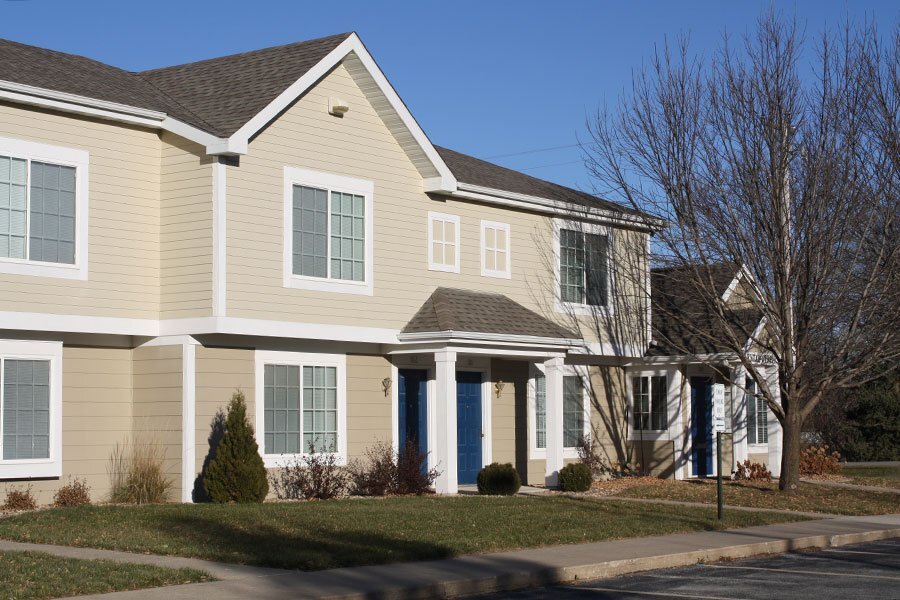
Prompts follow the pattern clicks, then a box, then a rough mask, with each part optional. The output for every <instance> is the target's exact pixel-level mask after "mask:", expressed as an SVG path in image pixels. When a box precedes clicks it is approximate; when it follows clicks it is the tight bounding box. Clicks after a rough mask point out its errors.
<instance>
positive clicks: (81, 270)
mask: <svg viewBox="0 0 900 600" xmlns="http://www.w3.org/2000/svg"><path fill="white" fill-rule="evenodd" d="M87 163H88V153H87V152H84V151H81V150H73V149H69V148H59V147H56V146H50V145H47V144H39V143H35V142H26V141H22V140H13V139H8V138H0V272H4V273H13V274H21V275H42V276H48V277H65V278H71V279H86V278H87V256H86V255H87V243H86V241H87V240H86V236H87V227H86V222H87V211H86V206H85V205H86V202H87V184H86V180H87Z"/></svg>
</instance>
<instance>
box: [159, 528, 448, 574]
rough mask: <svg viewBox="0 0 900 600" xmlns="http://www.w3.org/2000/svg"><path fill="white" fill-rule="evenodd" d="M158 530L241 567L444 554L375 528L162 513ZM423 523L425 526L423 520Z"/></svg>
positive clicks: (314, 566)
mask: <svg viewBox="0 0 900 600" xmlns="http://www.w3.org/2000/svg"><path fill="white" fill-rule="evenodd" d="M158 526H159V528H160V530H161V531H162V532H164V533H166V534H167V535H170V536H173V537H176V538H177V539H179V540H180V542H181V543H182V544H184V545H185V546H190V547H199V548H203V554H202V558H205V559H208V560H216V561H221V562H230V563H235V562H236V563H241V564H246V565H253V566H261V567H275V568H281V569H299V570H301V571H317V570H322V569H333V568H338V567H353V566H359V565H378V564H386V563H393V562H406V561H420V560H431V559H440V558H448V557H450V556H453V555H454V552H453V551H452V550H451V549H450V548H448V547H446V546H443V545H440V544H434V543H428V542H423V541H416V540H406V539H402V538H400V537H398V536H388V535H382V534H379V533H376V532H371V531H364V530H354V529H352V528H350V527H347V528H346V529H344V530H342V531H335V530H334V529H330V528H324V527H318V526H316V525H315V524H314V523H303V524H301V526H300V527H297V528H296V529H291V530H286V529H284V528H282V527H277V526H273V525H269V524H259V525H254V526H253V527H246V526H244V524H243V523H229V522H224V521H223V520H222V519H219V518H215V517H206V516H203V515H199V514H198V515H181V514H179V515H166V516H165V517H164V518H160V519H159V520H158ZM423 526H427V525H425V524H423Z"/></svg>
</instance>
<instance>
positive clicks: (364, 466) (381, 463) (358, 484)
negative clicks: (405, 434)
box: [348, 442, 397, 496]
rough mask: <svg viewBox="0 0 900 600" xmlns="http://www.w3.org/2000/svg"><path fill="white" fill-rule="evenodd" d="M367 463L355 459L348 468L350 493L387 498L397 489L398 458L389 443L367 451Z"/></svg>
mask: <svg viewBox="0 0 900 600" xmlns="http://www.w3.org/2000/svg"><path fill="white" fill-rule="evenodd" d="M365 456H366V457H365V461H362V460H359V459H355V460H353V462H351V463H350V467H349V468H348V472H349V477H350V493H351V494H354V495H357V496H386V495H388V494H393V493H395V490H396V487H397V457H396V455H395V453H394V449H393V448H392V447H391V445H390V444H388V443H387V442H376V443H375V445H374V446H371V447H370V448H368V449H366V453H365Z"/></svg>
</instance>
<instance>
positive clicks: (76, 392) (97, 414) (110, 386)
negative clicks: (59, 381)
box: [0, 346, 132, 504]
mask: <svg viewBox="0 0 900 600" xmlns="http://www.w3.org/2000/svg"><path fill="white" fill-rule="evenodd" d="M62 408H63V439H62V478H61V479H59V480H56V479H49V480H39V481H30V482H28V481H21V482H10V481H0V502H2V500H3V499H5V498H6V492H7V491H9V490H10V489H24V488H26V487H29V486H30V487H31V491H32V493H33V494H34V495H35V497H36V499H37V501H38V503H39V504H49V503H51V502H52V501H53V495H54V494H55V493H56V491H57V490H58V489H59V488H60V487H61V486H63V485H65V484H67V483H69V482H70V481H71V480H72V479H73V478H75V477H77V478H79V479H83V480H84V481H85V482H87V485H88V486H89V487H90V494H91V499H92V500H93V501H95V502H101V501H105V500H106V499H107V497H108V495H109V485H110V480H109V476H108V473H107V465H108V461H109V457H110V455H111V454H112V452H113V450H114V448H115V446H116V444H117V443H119V444H121V443H123V442H125V441H126V440H127V439H128V438H129V436H130V433H131V426H132V414H131V413H132V410H131V350H129V349H110V348H82V347H72V346H65V347H64V348H63V398H62Z"/></svg>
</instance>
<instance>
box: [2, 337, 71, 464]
mask: <svg viewBox="0 0 900 600" xmlns="http://www.w3.org/2000/svg"><path fill="white" fill-rule="evenodd" d="M0 358H2V360H6V359H23V360H48V361H50V415H49V419H50V423H49V434H50V442H49V450H50V452H49V458H45V459H21V460H3V446H2V441H3V440H2V438H0V480H2V479H32V478H38V477H56V478H59V477H61V476H62V454H63V447H62V442H63V440H62V411H63V408H62V394H63V367H62V358H63V345H62V342H56V341H47V342H44V341H22V340H10V339H5V340H0ZM2 387H3V386H0V431H2V427H3V410H2V408H3V399H2V394H3V389H2Z"/></svg>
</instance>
